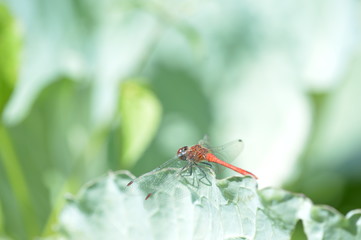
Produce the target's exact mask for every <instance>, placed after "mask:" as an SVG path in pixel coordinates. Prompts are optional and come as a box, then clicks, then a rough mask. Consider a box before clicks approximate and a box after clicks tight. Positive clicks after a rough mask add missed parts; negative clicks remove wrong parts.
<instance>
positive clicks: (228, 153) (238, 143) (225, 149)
mask: <svg viewBox="0 0 361 240" xmlns="http://www.w3.org/2000/svg"><path fill="white" fill-rule="evenodd" d="M206 147H207V148H208V149H209V150H210V152H211V153H213V154H214V155H215V156H216V157H218V158H219V159H221V160H223V161H227V162H232V161H233V160H235V159H236V158H237V157H238V156H239V155H240V154H241V152H242V151H243V148H244V143H243V141H242V140H241V139H238V140H234V141H231V142H228V143H226V144H224V145H221V146H217V147H209V146H206Z"/></svg>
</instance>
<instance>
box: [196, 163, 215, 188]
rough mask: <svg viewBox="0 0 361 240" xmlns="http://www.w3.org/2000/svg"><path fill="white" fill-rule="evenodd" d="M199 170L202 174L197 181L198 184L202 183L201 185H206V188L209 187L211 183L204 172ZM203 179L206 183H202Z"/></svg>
mask: <svg viewBox="0 0 361 240" xmlns="http://www.w3.org/2000/svg"><path fill="white" fill-rule="evenodd" d="M206 165H208V164H206ZM199 170H200V171H201V173H202V177H201V178H200V179H199V182H201V183H203V184H205V185H207V186H211V185H212V183H211V181H209V179H208V178H207V174H206V172H205V171H204V170H203V169H202V168H201V167H199ZM203 179H206V181H203Z"/></svg>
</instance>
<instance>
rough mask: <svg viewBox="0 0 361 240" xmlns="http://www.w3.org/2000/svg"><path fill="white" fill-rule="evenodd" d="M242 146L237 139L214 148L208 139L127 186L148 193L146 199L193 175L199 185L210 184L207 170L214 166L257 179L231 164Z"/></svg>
mask: <svg viewBox="0 0 361 240" xmlns="http://www.w3.org/2000/svg"><path fill="white" fill-rule="evenodd" d="M243 146H244V144H243V141H242V140H240V139H237V140H234V141H231V142H229V143H226V144H224V145H221V146H218V147H211V146H210V145H209V143H208V137H207V136H206V137H204V138H203V139H202V140H201V141H199V143H198V144H196V145H193V146H190V147H189V146H184V147H181V148H179V149H178V151H177V153H176V155H175V156H174V157H173V158H171V159H169V160H168V161H166V162H165V163H163V164H162V165H160V166H159V167H157V168H156V169H154V170H152V171H150V172H148V173H145V174H143V175H141V176H139V177H138V178H136V179H134V180H132V181H130V182H129V183H128V184H127V187H131V186H132V185H138V186H139V187H140V188H141V189H143V190H144V191H145V192H146V193H147V195H146V197H145V200H147V199H149V198H150V197H151V196H153V195H154V194H155V193H157V192H161V191H168V190H170V189H171V188H172V187H173V186H174V185H175V184H176V183H177V182H178V181H179V180H180V178H181V177H192V176H193V178H194V179H193V180H194V181H197V182H198V184H202V183H203V184H205V185H210V184H211V182H210V181H209V180H208V179H207V171H206V169H213V168H214V165H215V164H218V165H222V166H224V167H226V168H228V169H231V170H233V171H235V172H237V173H240V174H242V175H245V176H251V177H253V178H254V179H258V178H257V176H256V175H254V174H253V173H251V172H249V171H246V170H244V169H242V168H239V167H236V166H234V165H232V164H230V163H229V161H232V160H234V159H235V158H236V157H237V156H238V155H239V154H240V153H241V152H242V150H243ZM195 178H197V179H195Z"/></svg>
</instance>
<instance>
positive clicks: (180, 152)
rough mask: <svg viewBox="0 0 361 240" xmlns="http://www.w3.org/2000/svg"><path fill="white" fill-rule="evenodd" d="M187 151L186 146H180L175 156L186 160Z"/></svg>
mask: <svg viewBox="0 0 361 240" xmlns="http://www.w3.org/2000/svg"><path fill="white" fill-rule="evenodd" d="M187 151H188V146H184V147H181V148H180V149H178V151H177V157H178V158H179V159H180V160H187V156H186V153H187Z"/></svg>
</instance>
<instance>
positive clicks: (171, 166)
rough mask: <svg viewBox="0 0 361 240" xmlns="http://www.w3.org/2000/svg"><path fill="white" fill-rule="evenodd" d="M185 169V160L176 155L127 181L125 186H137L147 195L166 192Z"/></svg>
mask: <svg viewBox="0 0 361 240" xmlns="http://www.w3.org/2000/svg"><path fill="white" fill-rule="evenodd" d="M187 170H188V169H187V161H182V160H180V159H178V158H177V157H174V158H172V159H170V160H168V161H166V162H165V163H163V164H162V165H160V166H159V167H157V168H156V169H154V170H152V171H150V172H148V173H145V174H143V175H141V176H140V177H138V178H136V179H134V180H132V181H131V182H129V183H128V185H127V188H134V186H137V187H138V188H139V189H141V190H142V191H143V192H145V193H147V194H148V195H149V196H150V194H154V193H156V192H160V191H161V192H167V191H168V190H169V189H172V188H173V187H174V185H175V184H176V183H177V182H178V181H179V177H180V176H181V175H182V172H185V171H187ZM149 196H147V197H149Z"/></svg>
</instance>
